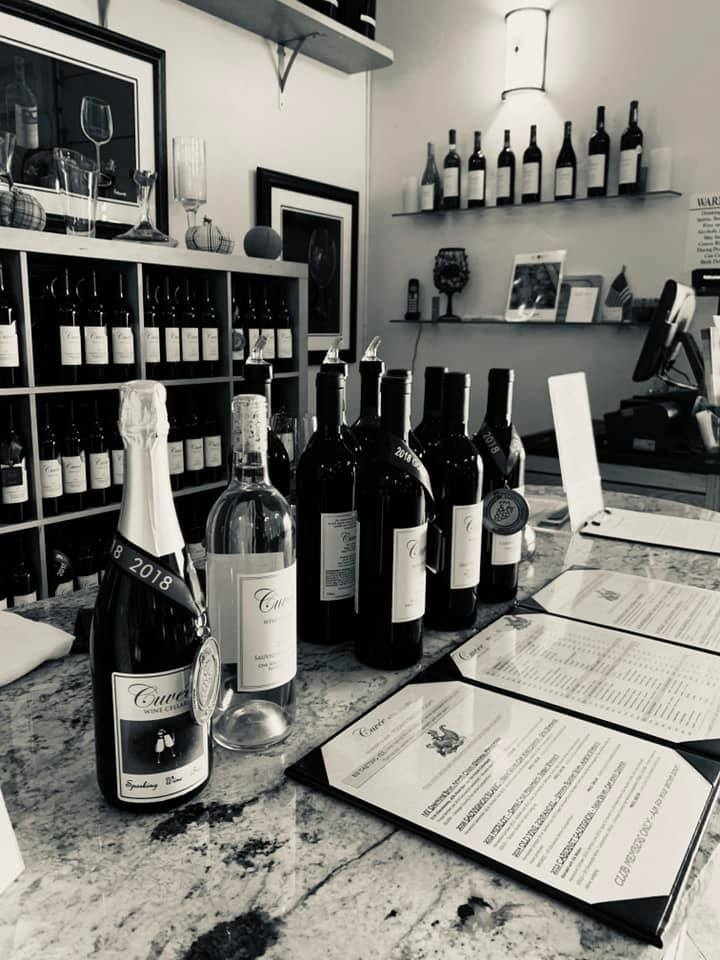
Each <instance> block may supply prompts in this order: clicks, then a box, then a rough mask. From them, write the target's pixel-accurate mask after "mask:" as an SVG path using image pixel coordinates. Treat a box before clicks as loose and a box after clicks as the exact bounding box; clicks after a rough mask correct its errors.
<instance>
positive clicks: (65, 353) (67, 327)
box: [48, 267, 83, 383]
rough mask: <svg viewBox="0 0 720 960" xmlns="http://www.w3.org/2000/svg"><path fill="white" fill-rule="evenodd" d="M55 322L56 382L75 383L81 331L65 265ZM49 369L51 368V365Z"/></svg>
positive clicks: (78, 366) (80, 359)
mask: <svg viewBox="0 0 720 960" xmlns="http://www.w3.org/2000/svg"><path fill="white" fill-rule="evenodd" d="M55 324H56V329H57V341H56V342H57V358H58V367H57V370H56V371H55V379H56V380H57V382H58V383H77V382H78V379H79V377H78V373H79V371H80V369H81V368H82V362H83V349H82V332H81V328H80V311H79V307H78V302H77V300H76V298H75V294H74V292H73V289H72V285H71V283H70V271H69V270H68V269H67V267H66V268H65V270H64V271H63V285H62V290H61V291H60V295H59V297H58V298H57V307H56V309H55ZM50 369H51V370H52V367H50ZM48 379H52V377H49V378H48Z"/></svg>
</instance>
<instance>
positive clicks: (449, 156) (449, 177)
mask: <svg viewBox="0 0 720 960" xmlns="http://www.w3.org/2000/svg"><path fill="white" fill-rule="evenodd" d="M456 137H457V134H456V133H455V131H454V130H451V131H450V133H449V134H448V152H447V153H446V155H445V160H444V161H443V207H444V208H445V209H446V210H457V209H458V208H459V207H460V154H459V153H458V152H457V145H456Z"/></svg>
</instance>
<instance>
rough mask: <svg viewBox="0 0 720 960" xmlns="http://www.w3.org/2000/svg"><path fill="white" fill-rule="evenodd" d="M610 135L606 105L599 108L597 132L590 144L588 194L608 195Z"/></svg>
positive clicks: (596, 124)
mask: <svg viewBox="0 0 720 960" xmlns="http://www.w3.org/2000/svg"><path fill="white" fill-rule="evenodd" d="M609 162H610V137H609V136H608V134H607V132H606V130H605V107H604V106H599V107H598V108H597V117H596V120H595V133H594V134H593V135H592V136H591V137H590V142H589V144H588V196H589V197H605V196H607V182H608V168H609Z"/></svg>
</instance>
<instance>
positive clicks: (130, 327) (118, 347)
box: [110, 270, 135, 383]
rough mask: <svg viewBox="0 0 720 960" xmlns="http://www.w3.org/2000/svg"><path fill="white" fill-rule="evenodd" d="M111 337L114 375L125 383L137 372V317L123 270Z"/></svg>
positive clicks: (119, 275) (111, 324)
mask: <svg viewBox="0 0 720 960" xmlns="http://www.w3.org/2000/svg"><path fill="white" fill-rule="evenodd" d="M110 339H111V341H112V362H113V373H112V377H113V379H114V380H116V381H118V382H119V383H124V382H125V381H126V380H129V379H130V378H131V377H132V376H134V373H135V318H134V317H133V314H132V310H131V309H130V304H129V303H128V301H127V297H126V295H125V274H124V273H123V272H122V270H121V271H120V272H119V273H118V274H117V299H116V300H115V303H114V304H113V308H112V314H111V320H110Z"/></svg>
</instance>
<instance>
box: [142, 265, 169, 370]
mask: <svg viewBox="0 0 720 960" xmlns="http://www.w3.org/2000/svg"><path fill="white" fill-rule="evenodd" d="M143 283H144V288H145V297H144V300H143V327H144V330H143V351H144V360H145V374H146V376H147V378H148V380H158V379H159V378H160V377H161V376H162V374H163V353H164V344H163V337H162V330H161V329H160V315H159V311H158V308H157V303H156V302H155V294H154V292H153V291H152V290H151V288H150V276H149V275H148V274H147V273H146V274H145V277H144V280H143Z"/></svg>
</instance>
